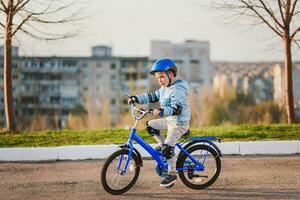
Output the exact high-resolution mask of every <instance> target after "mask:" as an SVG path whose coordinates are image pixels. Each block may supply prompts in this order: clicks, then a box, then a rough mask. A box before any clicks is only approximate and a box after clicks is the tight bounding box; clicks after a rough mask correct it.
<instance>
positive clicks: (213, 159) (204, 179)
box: [177, 144, 221, 189]
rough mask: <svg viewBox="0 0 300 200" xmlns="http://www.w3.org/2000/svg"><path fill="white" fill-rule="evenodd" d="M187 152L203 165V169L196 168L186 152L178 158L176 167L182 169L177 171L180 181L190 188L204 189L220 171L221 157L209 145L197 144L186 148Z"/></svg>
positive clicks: (213, 180)
mask: <svg viewBox="0 0 300 200" xmlns="http://www.w3.org/2000/svg"><path fill="white" fill-rule="evenodd" d="M187 152H188V153H189V154H190V155H191V156H192V157H193V158H194V159H195V160H197V161H198V162H200V163H201V164H202V165H203V166H204V170H203V171H201V170H198V169H197V167H198V166H197V165H196V163H194V162H193V161H192V160H191V159H190V158H189V157H188V156H187V155H186V154H182V156H180V157H179V158H178V161H177V167H178V168H181V169H184V170H182V171H179V172H178V174H179V177H180V179H181V181H182V182H183V183H184V184H185V185H186V186H188V187H190V188H192V189H204V188H206V187H208V186H210V185H211V184H213V183H214V182H215V181H216V180H217V178H218V176H219V174H220V171H221V159H220V156H219V154H218V153H217V152H216V151H215V150H214V149H213V148H211V147H210V146H207V145H203V144H199V145H194V146H192V147H190V148H188V149H187Z"/></svg>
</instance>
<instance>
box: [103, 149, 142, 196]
mask: <svg viewBox="0 0 300 200" xmlns="http://www.w3.org/2000/svg"><path fill="white" fill-rule="evenodd" d="M128 153H129V150H128V149H120V150H118V151H116V152H115V153H113V154H112V155H111V156H109V157H108V159H107V160H106V162H105V163H104V166H103V168H102V172H101V183H102V186H103V188H104V190H105V191H106V192H108V193H110V194H113V195H120V194H123V193H124V192H127V191H128V190H130V189H131V188H132V186H133V185H134V184H135V183H136V181H137V178H138V176H139V173H140V166H139V165H138V163H139V162H138V158H137V156H136V155H135V154H132V156H131V158H130V161H129V165H128V168H127V170H126V172H124V171H123V170H124V167H125V165H126V161H127V160H128Z"/></svg>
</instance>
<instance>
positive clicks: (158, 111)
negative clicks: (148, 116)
mask: <svg viewBox="0 0 300 200" xmlns="http://www.w3.org/2000/svg"><path fill="white" fill-rule="evenodd" d="M160 112H161V109H157V108H156V109H154V110H153V115H155V116H159V114H160Z"/></svg>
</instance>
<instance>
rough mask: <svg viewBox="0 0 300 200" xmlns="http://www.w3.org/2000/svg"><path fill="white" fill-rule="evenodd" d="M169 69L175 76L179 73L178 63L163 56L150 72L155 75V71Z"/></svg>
mask: <svg viewBox="0 0 300 200" xmlns="http://www.w3.org/2000/svg"><path fill="white" fill-rule="evenodd" d="M168 70H172V71H173V73H174V76H176V74H177V66H176V63H175V62H174V61H173V60H171V59H168V58H162V59H159V60H157V61H156V62H155V63H154V64H153V65H152V68H151V70H150V72H149V73H150V74H152V75H154V73H155V72H167V71H168Z"/></svg>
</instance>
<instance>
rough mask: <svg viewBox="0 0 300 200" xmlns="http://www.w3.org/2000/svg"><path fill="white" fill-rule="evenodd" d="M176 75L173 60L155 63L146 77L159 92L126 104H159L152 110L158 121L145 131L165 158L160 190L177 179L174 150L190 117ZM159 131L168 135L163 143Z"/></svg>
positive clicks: (182, 86) (185, 90)
mask: <svg viewBox="0 0 300 200" xmlns="http://www.w3.org/2000/svg"><path fill="white" fill-rule="evenodd" d="M177 71H178V70H177V66H176V64H175V62H174V61H173V60H171V59H160V60H157V61H156V62H155V63H154V64H153V66H152V69H151V70H150V72H149V73H150V74H151V75H154V76H155V77H156V79H157V81H158V83H159V85H160V86H161V88H160V89H159V90H157V91H155V92H152V93H144V94H142V95H140V96H131V97H130V98H129V99H128V103H129V104H130V103H139V104H146V103H154V102H157V101H159V102H160V107H159V108H156V109H154V110H153V114H154V115H156V116H160V117H161V118H160V119H154V120H150V121H148V122H147V123H146V130H147V132H148V133H149V134H150V135H151V136H153V137H154V138H155V139H156V140H157V142H158V145H159V146H158V147H157V148H156V150H159V151H162V153H163V154H164V156H165V157H166V158H167V162H168V166H169V167H168V174H167V176H166V177H165V178H164V179H163V180H162V181H161V183H160V186H162V187H169V186H173V185H172V184H173V183H174V182H175V181H176V179H177V175H176V158H175V157H174V155H175V153H174V147H175V144H176V143H177V141H178V140H179V138H180V137H181V136H182V135H184V134H186V133H187V132H188V130H189V121H190V114H191V111H190V107H189V103H188V94H189V86H188V84H187V82H186V81H184V80H180V79H176V75H177ZM161 131H168V134H167V138H166V139H164V137H163V136H162V135H161Z"/></svg>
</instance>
